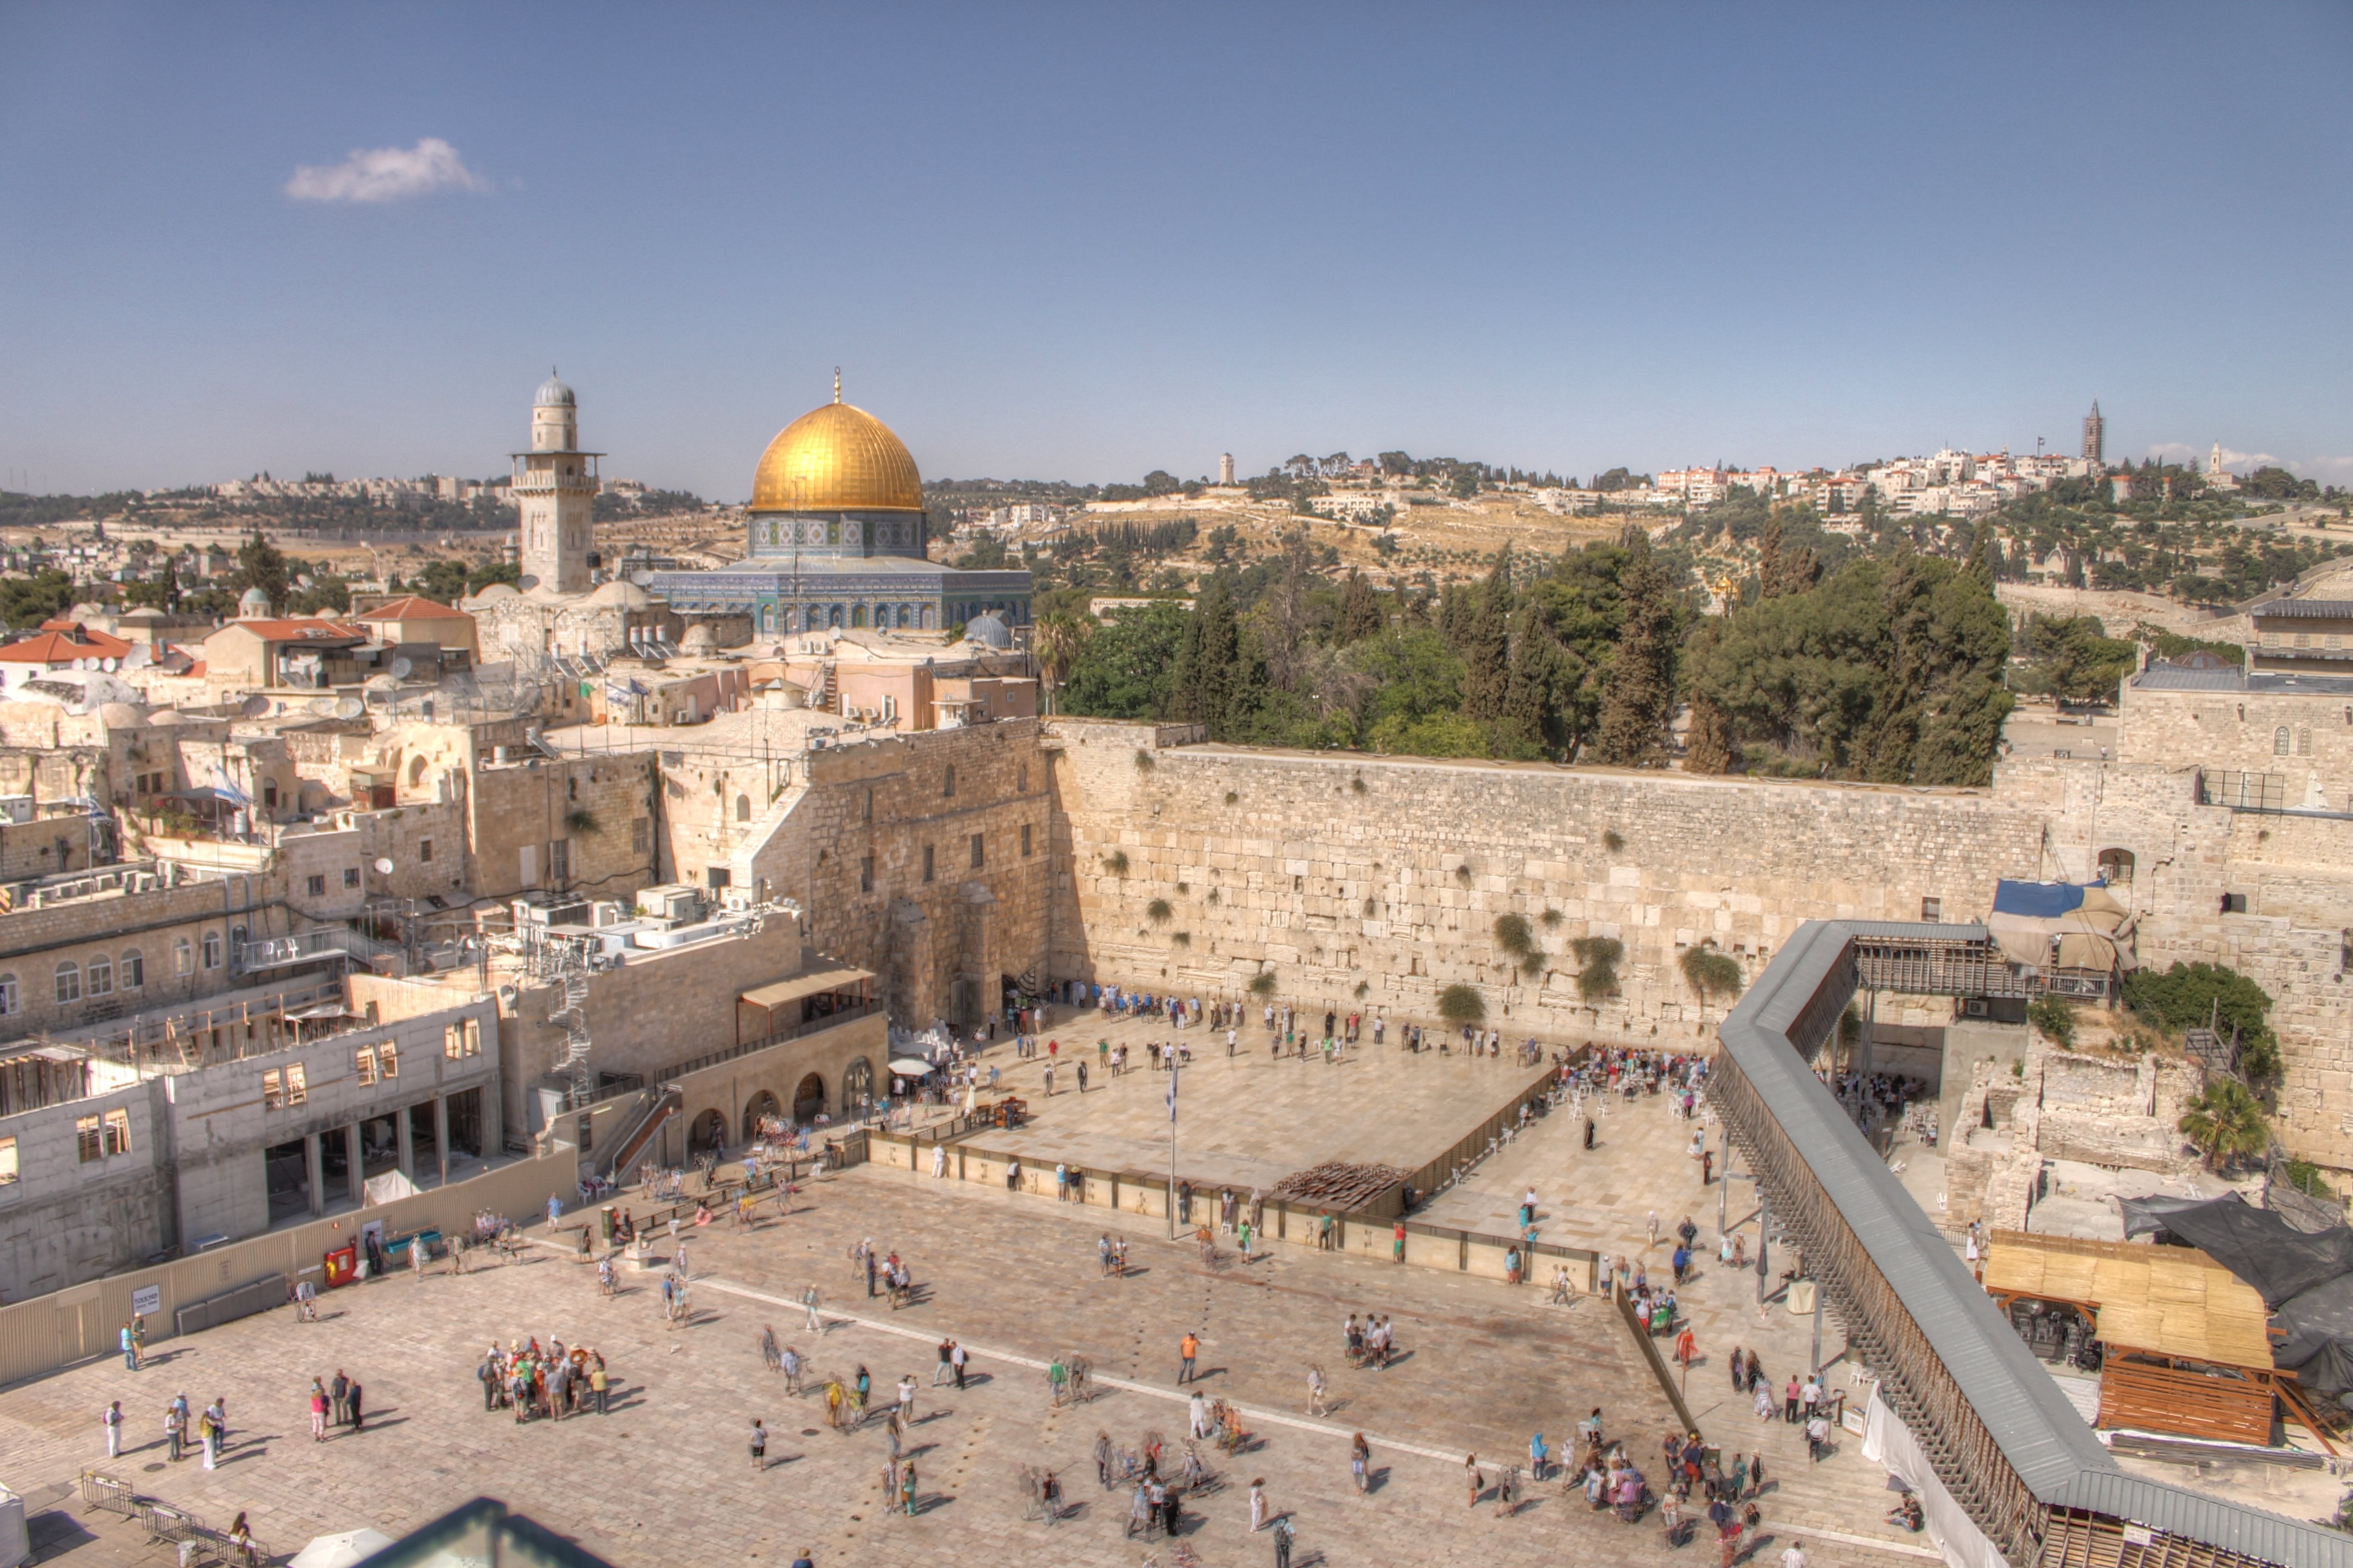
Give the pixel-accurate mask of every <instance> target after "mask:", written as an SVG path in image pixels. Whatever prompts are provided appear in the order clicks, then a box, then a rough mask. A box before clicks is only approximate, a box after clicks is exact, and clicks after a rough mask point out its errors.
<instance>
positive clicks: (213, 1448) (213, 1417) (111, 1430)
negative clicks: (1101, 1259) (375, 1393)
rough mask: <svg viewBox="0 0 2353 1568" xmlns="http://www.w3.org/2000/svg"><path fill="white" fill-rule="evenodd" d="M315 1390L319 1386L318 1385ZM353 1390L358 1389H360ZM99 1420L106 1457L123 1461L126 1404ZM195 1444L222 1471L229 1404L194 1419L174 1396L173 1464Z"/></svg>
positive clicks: (168, 1430) (168, 1409) (168, 1437)
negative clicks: (103, 1437) (104, 1439)
mask: <svg viewBox="0 0 2353 1568" xmlns="http://www.w3.org/2000/svg"><path fill="white" fill-rule="evenodd" d="M335 1380H336V1382H338V1383H341V1382H342V1381H343V1373H340V1372H339V1373H336V1374H335ZM313 1386H314V1387H315V1386H316V1384H315V1381H314V1383H313ZM353 1386H354V1388H356V1386H357V1385H356V1384H354V1385H353ZM98 1420H99V1427H100V1432H101V1433H102V1434H103V1436H105V1438H106V1457H107V1458H110V1459H119V1458H121V1457H122V1425H123V1415H122V1401H121V1400H119V1399H118V1400H115V1401H114V1402H112V1403H111V1404H110V1405H108V1406H107V1407H106V1408H105V1409H104V1410H102V1411H100V1412H99V1417H98ZM191 1442H193V1443H195V1445H196V1447H197V1450H198V1451H199V1452H200V1453H202V1454H203V1456H204V1461H205V1468H206V1469H208V1470H211V1469H217V1468H219V1467H220V1457H221V1453H222V1451H223V1450H224V1449H226V1448H227V1447H228V1401H227V1400H226V1399H220V1398H216V1399H215V1400H214V1401H213V1402H212V1403H211V1404H210V1405H206V1406H205V1407H204V1409H203V1410H202V1411H201V1412H199V1413H197V1414H196V1415H194V1416H193V1417H192V1416H191V1415H190V1414H189V1411H188V1396H187V1395H186V1394H174V1395H173V1396H172V1398H171V1400H170V1402H169V1403H168V1404H166V1405H164V1448H165V1450H166V1452H167V1455H168V1457H169V1458H170V1460H171V1462H172V1463H174V1464H175V1465H176V1464H178V1463H179V1462H180V1460H181V1459H183V1458H185V1457H186V1455H187V1451H188V1445H189V1444H190V1443H191Z"/></svg>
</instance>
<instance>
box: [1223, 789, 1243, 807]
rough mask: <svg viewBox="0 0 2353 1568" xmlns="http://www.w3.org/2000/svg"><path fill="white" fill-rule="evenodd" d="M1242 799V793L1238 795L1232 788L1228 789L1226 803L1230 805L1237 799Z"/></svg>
mask: <svg viewBox="0 0 2353 1568" xmlns="http://www.w3.org/2000/svg"><path fill="white" fill-rule="evenodd" d="M1240 799H1241V796H1240V795H1236V794H1235V793H1234V792H1233V791H1231V790H1228V791H1227V792H1226V804H1227V805H1233V804H1234V803H1235V802H1236V801H1238V800H1240Z"/></svg>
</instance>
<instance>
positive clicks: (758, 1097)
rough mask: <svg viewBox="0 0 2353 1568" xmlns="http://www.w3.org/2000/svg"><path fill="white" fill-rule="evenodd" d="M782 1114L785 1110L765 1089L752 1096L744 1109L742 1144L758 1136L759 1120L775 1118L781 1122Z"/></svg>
mask: <svg viewBox="0 0 2353 1568" xmlns="http://www.w3.org/2000/svg"><path fill="white" fill-rule="evenodd" d="M784 1114H785V1108H784V1107H783V1106H781V1105H779V1104H777V1103H776V1096H775V1095H773V1094H770V1093H769V1092H768V1091H767V1090H766V1089H762V1090H761V1091H760V1092H759V1093H757V1094H755V1095H754V1096H753V1097H752V1099H751V1101H750V1103H748V1104H746V1105H745V1106H744V1142H746V1143H749V1142H751V1141H752V1140H753V1139H754V1138H757V1137H758V1136H759V1135H760V1121H761V1118H763V1117H775V1118H776V1119H777V1120H778V1121H782V1120H783V1119H784Z"/></svg>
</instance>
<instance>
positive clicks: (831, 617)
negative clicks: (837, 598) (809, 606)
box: [825, 605, 841, 631]
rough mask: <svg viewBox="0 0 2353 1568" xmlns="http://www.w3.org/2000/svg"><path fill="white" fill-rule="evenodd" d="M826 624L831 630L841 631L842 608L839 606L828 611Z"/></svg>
mask: <svg viewBox="0 0 2353 1568" xmlns="http://www.w3.org/2000/svg"><path fill="white" fill-rule="evenodd" d="M825 624H826V626H828V628H831V629H833V630H837V631H838V630H839V629H840V626H841V606H840V605H835V606H834V607H833V608H832V609H830V610H828V611H827V612H826V615H825Z"/></svg>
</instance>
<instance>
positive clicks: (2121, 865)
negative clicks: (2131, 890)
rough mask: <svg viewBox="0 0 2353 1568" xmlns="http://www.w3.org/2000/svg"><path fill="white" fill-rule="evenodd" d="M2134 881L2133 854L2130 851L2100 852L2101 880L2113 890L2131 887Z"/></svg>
mask: <svg viewBox="0 0 2353 1568" xmlns="http://www.w3.org/2000/svg"><path fill="white" fill-rule="evenodd" d="M2132 879H2133V852H2132V851H2131V850H2129V849H2103V850H2101V851H2100V880H2101V881H2103V882H2105V883H2106V884H2107V885H2108V886H2110V887H2111V888H2117V887H2125V886H2128V885H2130V883H2131V881H2132Z"/></svg>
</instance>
